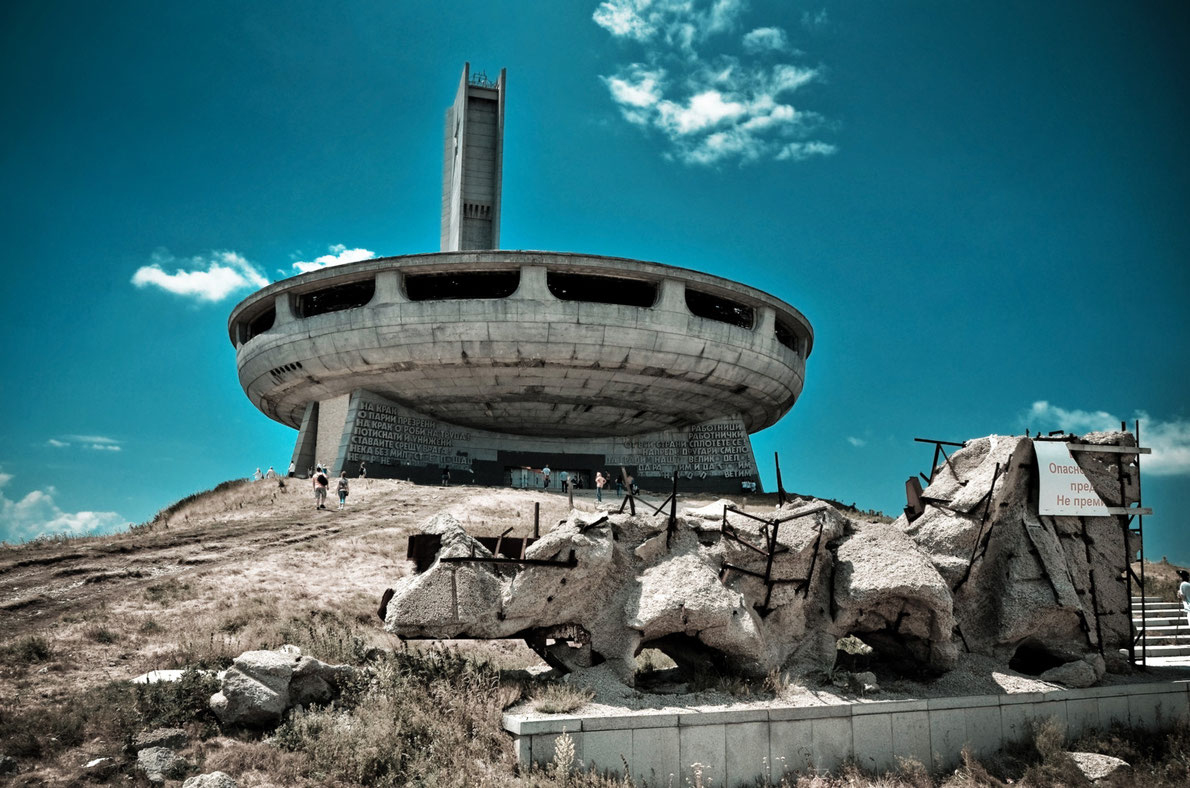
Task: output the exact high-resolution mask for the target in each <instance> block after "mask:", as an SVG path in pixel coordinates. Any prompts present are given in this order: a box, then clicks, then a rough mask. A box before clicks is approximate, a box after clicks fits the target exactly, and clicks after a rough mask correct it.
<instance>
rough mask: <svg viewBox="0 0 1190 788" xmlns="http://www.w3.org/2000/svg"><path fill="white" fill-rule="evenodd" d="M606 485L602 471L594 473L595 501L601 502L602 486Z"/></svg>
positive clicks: (605, 478)
mask: <svg viewBox="0 0 1190 788" xmlns="http://www.w3.org/2000/svg"><path fill="white" fill-rule="evenodd" d="M605 484H607V477H606V476H604V475H603V471H595V500H596V501H602V500H603V485H605Z"/></svg>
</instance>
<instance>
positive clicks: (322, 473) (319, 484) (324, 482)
mask: <svg viewBox="0 0 1190 788" xmlns="http://www.w3.org/2000/svg"><path fill="white" fill-rule="evenodd" d="M335 487H336V490H337V492H338V493H339V511H340V512H341V511H343V510H344V509H345V508H347V493H348V492H350V489H349V488H350V485H349V483H348V481H347V471H343V472H342V473H340V474H339V478H338V479H336V480H335ZM329 488H330V476H329V471H327V469H326V468H324V467H322V466H321V465H319V466H315V468H314V508H315V509H325V508H326V494H327V490H328V489H329Z"/></svg>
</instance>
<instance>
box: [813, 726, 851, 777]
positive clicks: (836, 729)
mask: <svg viewBox="0 0 1190 788" xmlns="http://www.w3.org/2000/svg"><path fill="white" fill-rule="evenodd" d="M810 728H811V731H812V735H813V738H814V743H813V756H812V760H813V763H814V769H815V771H817V772H818V773H819V774H823V773H825V772H838V770H839V767H840V766H842V765H843V761H845V760H847V758H849V757H850V756H851V752H852V746H853V742H852V737H851V718H850V717H822V718H819V719H815V720H811V721H810Z"/></svg>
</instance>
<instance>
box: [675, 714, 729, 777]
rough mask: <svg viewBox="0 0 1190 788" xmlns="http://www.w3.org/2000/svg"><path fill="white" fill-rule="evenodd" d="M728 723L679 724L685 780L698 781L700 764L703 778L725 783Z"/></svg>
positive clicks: (682, 772) (682, 767) (682, 768)
mask: <svg viewBox="0 0 1190 788" xmlns="http://www.w3.org/2000/svg"><path fill="white" fill-rule="evenodd" d="M726 727H727V726H725V725H691V726H688V727H684V728H683V727H679V728H678V737H679V747H680V748H681V755H680V757H681V772H680V774H681V776H682V784H686V782H687V781H689V783H691V784H697V780H696V778H695V770H696V769H698V768H701V770H702V776H701V779H702V781H703V782H704V783H717V784H719V785H723V784H724V782H725V777H726V774H727V730H726ZM696 764H697V765H698V766H696Z"/></svg>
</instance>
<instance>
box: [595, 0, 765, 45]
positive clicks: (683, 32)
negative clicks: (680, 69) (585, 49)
mask: <svg viewBox="0 0 1190 788" xmlns="http://www.w3.org/2000/svg"><path fill="white" fill-rule="evenodd" d="M744 6H745V2H744V0H710V1H709V2H698V0H607V2H603V3H600V4H599V6H598V7H597V8H596V9H595V13H594V14H593V15H592V18H593V19H594V20H595V23H596V24H597V25H599V26H600V27H602V28H605V29H606V30H607V31H608V32H609V33H611V34H612V35H613V36H616V37H617V38H627V39H630V40H633V41H638V42H641V43H645V42H656V43H664V44H666V45H668V46H671V47H675V48H677V49H679V50H681V51H683V52H684V53H686V54H689V55H693V54H694V45H695V44H697V43H701V42H703V41H705V40H706V39H707V38H709V37H710V36H712V35H714V34H715V33H723V32H727V31H729V30H731V29H732V28H734V27H735V25H736V21H737V19H738V17H739V15H740V12H741V11H743V10H744Z"/></svg>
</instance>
